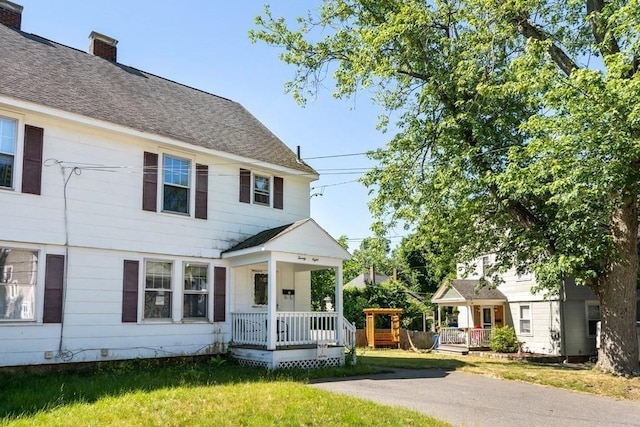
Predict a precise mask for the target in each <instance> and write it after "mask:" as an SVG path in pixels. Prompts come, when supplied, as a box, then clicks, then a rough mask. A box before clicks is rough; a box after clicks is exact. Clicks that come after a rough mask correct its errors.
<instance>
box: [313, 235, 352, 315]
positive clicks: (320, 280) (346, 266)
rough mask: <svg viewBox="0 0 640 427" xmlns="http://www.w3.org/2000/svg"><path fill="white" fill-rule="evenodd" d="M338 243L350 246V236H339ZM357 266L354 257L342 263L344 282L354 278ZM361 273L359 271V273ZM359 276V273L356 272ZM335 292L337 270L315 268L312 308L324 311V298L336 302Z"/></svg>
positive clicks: (346, 247)
mask: <svg viewBox="0 0 640 427" xmlns="http://www.w3.org/2000/svg"><path fill="white" fill-rule="evenodd" d="M337 241H338V243H339V244H340V246H342V247H343V248H345V249H348V248H349V244H348V242H347V241H348V238H347V236H344V235H343V236H340V237H339V238H338V240H337ZM356 269H357V267H356V266H355V262H354V261H353V259H350V260H347V261H345V262H344V263H343V264H342V278H343V282H344V283H346V282H348V281H349V280H351V279H353V277H355V276H353V277H351V276H352V275H353V271H355V270H356ZM358 274H359V273H358ZM356 276H357V274H356ZM335 292H336V273H335V271H334V270H333V269H332V268H330V269H325V270H314V271H312V272H311V309H312V310H314V311H323V310H324V309H325V306H324V299H325V298H326V297H330V298H331V300H332V301H333V302H335Z"/></svg>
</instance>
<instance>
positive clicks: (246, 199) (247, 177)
mask: <svg viewBox="0 0 640 427" xmlns="http://www.w3.org/2000/svg"><path fill="white" fill-rule="evenodd" d="M240 201H241V202H242V203H251V171H249V170H247V169H240Z"/></svg>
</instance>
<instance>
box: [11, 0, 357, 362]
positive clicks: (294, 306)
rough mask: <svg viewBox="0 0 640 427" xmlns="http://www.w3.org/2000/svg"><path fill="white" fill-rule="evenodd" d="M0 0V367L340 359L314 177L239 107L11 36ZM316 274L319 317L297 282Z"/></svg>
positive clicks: (343, 326) (333, 255)
mask: <svg viewBox="0 0 640 427" xmlns="http://www.w3.org/2000/svg"><path fill="white" fill-rule="evenodd" d="M22 13H23V8H22V7H21V6H20V5H18V4H16V3H13V2H10V1H5V0H0V64H1V66H2V70H3V71H2V73H0V217H2V219H3V223H4V224H5V226H4V227H1V228H0V337H2V345H0V367H1V366H24V365H43V364H57V363H74V362H95V361H107V360H122V359H133V358H152V357H173V356H192V355H208V354H218V353H227V352H232V353H233V354H234V355H235V357H237V358H238V360H240V361H241V363H244V364H247V365H254V366H261V367H266V368H286V367H293V366H300V367H312V366H320V365H328V364H329V365H339V364H342V363H344V359H345V357H344V356H345V347H351V345H352V344H350V343H352V342H353V340H354V338H355V336H354V334H355V331H354V329H353V327H352V326H351V325H350V324H349V323H348V322H346V321H345V320H344V319H343V317H342V310H343V305H342V261H343V260H345V259H348V258H349V254H348V253H347V251H345V250H344V249H343V248H342V247H341V246H340V245H339V244H338V243H337V242H336V241H335V240H334V239H333V238H331V236H329V235H328V234H327V233H326V232H325V231H324V230H323V229H322V228H321V227H320V226H319V225H318V224H317V223H315V221H313V219H311V218H310V197H309V194H310V184H311V182H313V181H314V180H317V179H318V173H317V172H316V171H315V170H314V169H313V168H312V167H311V166H310V165H308V164H306V163H305V162H304V161H302V160H301V159H300V158H299V157H298V156H296V154H295V153H294V152H293V151H292V150H291V149H290V148H289V147H287V146H286V145H285V144H284V143H283V142H282V141H281V140H280V139H278V138H277V137H276V136H275V135H273V133H271V132H270V131H269V129H267V128H266V127H265V126H264V125H263V124H262V123H260V122H259V121H258V120H257V119H256V118H255V117H254V116H253V115H251V114H250V113H249V112H248V111H247V110H246V109H245V108H243V107H242V106H241V105H240V104H238V103H236V102H234V101H231V100H229V99H226V98H222V97H219V96H216V95H213V94H210V93H206V92H204V91H201V90H199V89H196V88H192V87H188V86H185V85H182V84H180V83H177V82H174V81H171V80H168V79H165V78H162V77H159V76H157V75H154V74H152V73H149V72H145V71H142V70H139V69H136V68H134V67H131V66H128V65H124V64H121V63H119V62H118V59H117V53H118V46H117V43H118V42H117V40H115V39H113V38H111V37H108V36H105V35H103V34H98V33H95V32H92V33H91V34H90V36H89V40H90V48H89V52H83V51H81V50H78V49H75V48H72V47H68V46H65V45H62V44H59V43H56V42H54V41H51V40H48V39H46V38H44V37H41V36H38V35H34V34H31V33H28V32H25V31H23V29H22V25H21V23H22ZM324 268H328V269H333V270H334V271H335V273H336V274H335V276H336V281H335V289H334V293H333V295H330V297H331V298H332V301H333V311H324V312H312V311H311V279H310V277H311V271H313V270H315V269H324Z"/></svg>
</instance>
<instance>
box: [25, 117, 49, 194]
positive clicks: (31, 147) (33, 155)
mask: <svg viewBox="0 0 640 427" xmlns="http://www.w3.org/2000/svg"><path fill="white" fill-rule="evenodd" d="M43 139H44V129H42V128H39V127H35V126H29V125H25V126H24V156H23V160H22V192H23V193H28V194H38V195H39V194H40V191H41V186H42V142H43Z"/></svg>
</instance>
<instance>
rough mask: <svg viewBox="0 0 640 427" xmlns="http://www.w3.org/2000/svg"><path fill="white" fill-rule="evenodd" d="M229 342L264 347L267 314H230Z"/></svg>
mask: <svg viewBox="0 0 640 427" xmlns="http://www.w3.org/2000/svg"><path fill="white" fill-rule="evenodd" d="M231 341H232V342H234V343H235V344H246V345H265V344H266V343H267V313H231Z"/></svg>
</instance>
